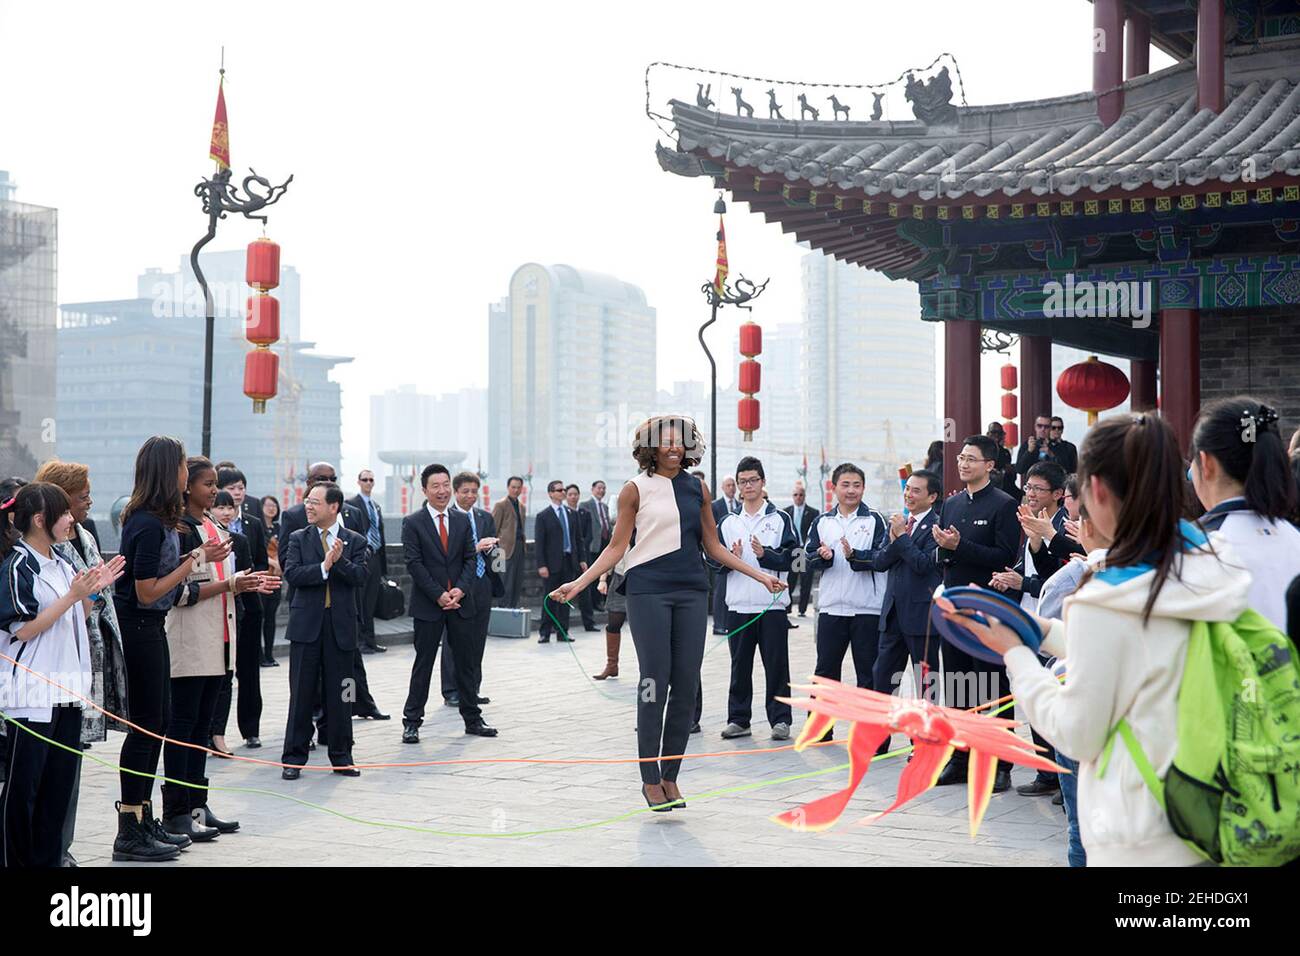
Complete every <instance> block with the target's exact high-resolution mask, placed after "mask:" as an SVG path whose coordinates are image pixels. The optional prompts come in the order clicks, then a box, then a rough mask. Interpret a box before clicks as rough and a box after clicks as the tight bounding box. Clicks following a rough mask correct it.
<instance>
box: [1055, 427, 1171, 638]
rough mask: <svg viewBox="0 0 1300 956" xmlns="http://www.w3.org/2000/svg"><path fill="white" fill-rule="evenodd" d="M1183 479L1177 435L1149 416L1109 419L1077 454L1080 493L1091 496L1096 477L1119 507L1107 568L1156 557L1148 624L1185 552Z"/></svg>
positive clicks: (1146, 617)
mask: <svg viewBox="0 0 1300 956" xmlns="http://www.w3.org/2000/svg"><path fill="white" fill-rule="evenodd" d="M1184 474H1185V472H1184V469H1183V458H1182V454H1181V453H1180V452H1179V449H1178V438H1177V436H1176V435H1175V434H1174V430H1173V429H1172V428H1170V427H1169V423H1168V422H1166V421H1165V420H1164V419H1162V418H1158V417H1157V416H1155V415H1151V414H1143V415H1115V416H1113V417H1111V418H1107V419H1106V420H1105V421H1102V422H1100V423H1099V424H1097V425H1094V426H1093V427H1092V428H1091V429H1090V430H1089V431H1088V436H1087V437H1086V438H1085V439H1084V440H1083V447H1082V448H1080V449H1079V489H1080V492H1081V493H1082V494H1084V495H1087V494H1088V493H1089V492H1088V489H1089V485H1090V484H1091V479H1092V478H1093V477H1094V476H1096V477H1097V478H1100V479H1101V480H1102V481H1103V482H1105V483H1106V486H1107V487H1108V488H1109V489H1110V490H1111V492H1112V493H1113V494H1114V495H1115V497H1116V498H1118V499H1119V502H1120V505H1119V510H1118V512H1117V514H1116V516H1115V533H1114V535H1113V536H1112V541H1111V545H1110V548H1109V550H1108V551H1107V552H1106V564H1107V565H1110V566H1112V567H1126V566H1131V565H1135V564H1142V563H1144V562H1145V561H1147V560H1148V559H1149V557H1150V556H1151V554H1152V553H1153V552H1154V553H1156V554H1157V555H1158V557H1157V558H1156V559H1155V560H1156V566H1155V581H1154V582H1153V583H1152V585H1151V592H1150V594H1148V596H1147V602H1146V606H1145V607H1144V608H1143V609H1142V623H1143V624H1144V625H1145V624H1146V622H1147V621H1148V620H1149V619H1150V617H1151V608H1152V607H1154V606H1155V603H1156V597H1157V596H1158V595H1159V594H1160V589H1161V588H1162V587H1164V584H1165V581H1166V580H1167V579H1168V577H1169V574H1170V572H1171V571H1172V570H1173V567H1174V563H1175V562H1176V561H1177V560H1178V557H1179V554H1180V552H1181V551H1182V532H1181V531H1180V530H1179V526H1178V522H1179V519H1181V518H1182V516H1183V497H1184V493H1185V492H1184Z"/></svg>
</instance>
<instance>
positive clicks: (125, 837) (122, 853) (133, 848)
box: [113, 803, 181, 863]
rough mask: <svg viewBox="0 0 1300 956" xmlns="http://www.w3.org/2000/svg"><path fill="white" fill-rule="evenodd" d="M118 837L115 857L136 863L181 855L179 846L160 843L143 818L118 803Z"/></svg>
mask: <svg viewBox="0 0 1300 956" xmlns="http://www.w3.org/2000/svg"><path fill="white" fill-rule="evenodd" d="M116 806H117V839H116V840H114V841H113V859H114V860H116V861H118V862H122V861H132V862H135V863H159V862H162V861H164V860H174V859H176V858H177V857H178V856H180V855H181V851H180V849H179V848H178V847H174V846H171V845H169V844H166V843H159V842H158V841H157V840H155V839H154V838H153V836H151V835H150V833H149V830H148V828H146V827H145V825H144V823H143V821H142V820H137V819H136V818H135V814H134V813H132V812H131V811H130V810H125V811H124V810H123V809H122V804H121V803H118V804H117V805H116Z"/></svg>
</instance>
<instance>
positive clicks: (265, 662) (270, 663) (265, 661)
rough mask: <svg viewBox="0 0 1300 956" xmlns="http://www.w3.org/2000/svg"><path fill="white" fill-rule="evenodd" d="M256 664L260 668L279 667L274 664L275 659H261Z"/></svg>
mask: <svg viewBox="0 0 1300 956" xmlns="http://www.w3.org/2000/svg"><path fill="white" fill-rule="evenodd" d="M258 663H259V664H260V665H261V666H262V667H279V666H280V665H279V664H277V663H276V662H275V658H273V657H263V658H262V659H261V660H260V661H258Z"/></svg>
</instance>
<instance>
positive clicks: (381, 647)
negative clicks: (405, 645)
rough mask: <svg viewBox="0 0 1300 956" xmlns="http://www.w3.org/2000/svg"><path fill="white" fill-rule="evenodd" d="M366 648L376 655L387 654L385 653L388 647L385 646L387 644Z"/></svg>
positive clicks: (371, 645)
mask: <svg viewBox="0 0 1300 956" xmlns="http://www.w3.org/2000/svg"><path fill="white" fill-rule="evenodd" d="M367 647H369V648H370V650H372V651H373V652H374V653H376V654H387V653H388V645H387V644H368V645H367Z"/></svg>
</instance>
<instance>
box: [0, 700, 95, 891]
mask: <svg viewBox="0 0 1300 956" xmlns="http://www.w3.org/2000/svg"><path fill="white" fill-rule="evenodd" d="M51 711H52V714H51V719H50V722H49V723H44V722H40V723H38V722H36V721H33V720H25V719H22V718H16V720H17V722H18V723H19V724H21V725H22V726H14V724H13V723H10V724H9V727H8V729H7V731H6V732H7V733H8V734H9V761H8V764H7V765H6V770H5V785H4V789H3V790H0V807H2V808H3V810H4V816H3V826H4V839H3V841H2V842H0V852H2V853H3V859H0V865H3V866H5V867H32V866H39V867H57V866H59V865H60V864H61V863H62V862H63V826H64V824H65V823H66V822H67V817H68V807H69V806H70V805H71V803H72V793H73V787H74V786H75V785H76V780H77V765H78V764H79V763H80V762H81V757H80V756H79V754H77V753H75V752H74V753H69V752H68V751H66V750H63V749H61V748H59V747H54V746H51V745H50V744H47V743H45V741H43V740H38V739H36V738H35V737H33V736H32V735H31V734H29V733H27V731H26V730H24V729H23V728H24V727H26V728H28V729H30V730H32V731H34V732H36V733H38V734H40V735H41V736H42V737H48V738H50V739H51V740H55V741H58V742H59V743H61V744H63V745H64V746H65V747H71V748H73V750H74V751H76V750H79V749H80V747H81V708H80V707H72V706H62V707H53V708H51Z"/></svg>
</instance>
